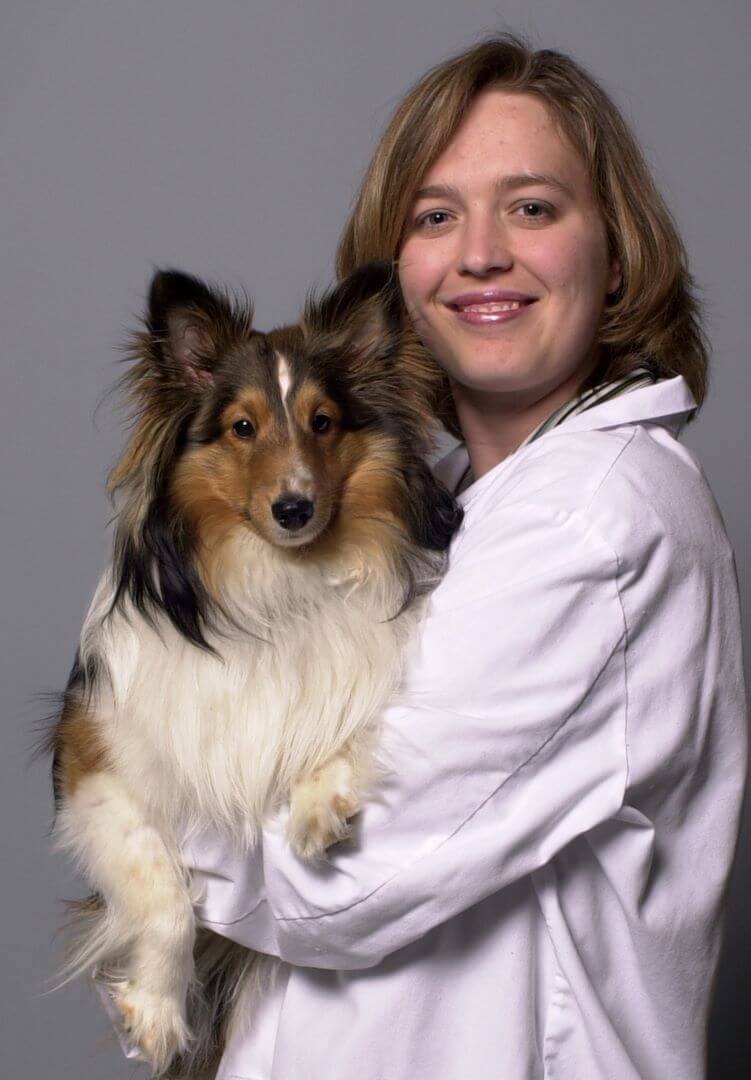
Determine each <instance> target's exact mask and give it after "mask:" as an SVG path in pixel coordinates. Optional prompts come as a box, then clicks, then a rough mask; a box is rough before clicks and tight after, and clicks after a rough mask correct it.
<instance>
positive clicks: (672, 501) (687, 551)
mask: <svg viewBox="0 0 751 1080" xmlns="http://www.w3.org/2000/svg"><path fill="white" fill-rule="evenodd" d="M453 468H454V471H456V470H457V468H458V465H457V460H456V459H455V461H454V462H453ZM483 481H484V482H483ZM466 495H467V496H468V497H467V498H466V500H465V531H466V533H467V534H474V535H475V537H476V538H477V539H478V540H479V539H480V537H481V535H482V534H485V535H486V536H487V537H491V536H492V537H497V538H498V542H499V544H501V543H502V538H503V537H504V536H508V535H509V534H513V531H514V528H515V527H516V526H518V528H519V529H522V530H523V529H524V528H525V524H527V523H529V522H530V521H534V523H535V532H536V533H538V535H539V531H540V530H545V529H547V530H548V531H549V532H550V533H551V540H552V542H553V543H555V542H558V540H554V539H553V534H555V537H557V538H560V542H564V538H565V537H569V538H571V537H573V538H576V539H577V541H580V542H587V541H588V542H589V543H592V544H595V543H596V544H597V545H598V546H599V545H600V544H604V545H605V546H607V547H608V548H609V549H611V550H612V552H613V554H614V557H615V559H616V561H617V563H618V564H619V565H620V566H621V568H622V569H624V570H625V569H626V568H628V567H633V566H635V565H640V564H642V563H644V562H645V561H646V560H648V559H649V558H650V557H651V555H652V554H653V553H654V551H655V550H656V549H657V548H658V547H659V548H660V550H661V552H663V553H666V554H667V553H673V554H674V556H675V558H676V559H678V560H679V561H680V560H687V559H690V560H693V561H694V562H697V561H699V562H704V561H707V562H712V561H715V560H717V558H718V556H723V555H726V556H729V557H732V552H731V549H730V545H729V542H728V539H727V535H726V532H725V527H724V523H723V521H722V517H721V514H720V511H719V509H718V507H717V504H716V502H715V500H714V497H713V495H712V492H711V490H710V488H709V485H708V483H707V480H706V477H705V475H704V473H703V471H702V469H701V467H700V465H699V463H698V461H697V459H696V457H695V456H694V454H693V453H692V452H691V451H690V450H689V449H688V448H687V447H686V446H684V445H683V444H682V443H681V442H680V441H679V440H678V438H677V437H676V434H675V433H674V431H672V430H671V429H670V428H669V427H668V426H665V425H662V424H659V423H656V422H641V423H628V424H623V425H621V426H613V427H608V428H605V429H594V430H576V431H567V430H566V429H565V427H561V428H559V429H557V430H554V431H551V432H550V433H549V434H547V435H545V436H544V437H543V438H541V439H539V440H537V441H536V442H534V443H531V444H529V445H528V446H526V447H524V448H523V449H522V450H520V451H518V452H517V454H515V455H512V457H511V458H508V459H507V460H506V461H505V462H502V463H501V465H500V466H498V467H497V468H496V469H495V470H492V471H491V473H489V474H486V477H483V478H482V479H481V481H480V482H479V483H478V484H475V485H473V487H472V488H470V489H469V491H468V492H467V493H466ZM502 522H504V523H506V525H505V526H504V527H501V523H502ZM564 522H565V523H566V526H567V528H566V529H563V528H562V525H563V523H564Z"/></svg>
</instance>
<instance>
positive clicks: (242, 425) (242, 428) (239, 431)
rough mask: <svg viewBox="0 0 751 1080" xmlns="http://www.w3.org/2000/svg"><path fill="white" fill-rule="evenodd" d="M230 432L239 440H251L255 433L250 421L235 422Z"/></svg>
mask: <svg viewBox="0 0 751 1080" xmlns="http://www.w3.org/2000/svg"><path fill="white" fill-rule="evenodd" d="M232 430H233V431H234V433H235V435H237V437H238V438H239V439H252V438H253V436H254V435H255V433H256V429H255V428H254V427H253V425H252V424H251V422H250V420H235V422H234V424H233V425H232Z"/></svg>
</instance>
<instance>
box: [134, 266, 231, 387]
mask: <svg viewBox="0 0 751 1080" xmlns="http://www.w3.org/2000/svg"><path fill="white" fill-rule="evenodd" d="M251 321H252V312H250V310H248V312H245V313H242V314H241V313H240V312H238V311H237V310H236V308H235V307H234V306H233V304H232V303H231V301H230V300H229V299H228V298H227V296H225V295H224V294H223V293H221V292H219V291H218V290H216V289H211V288H209V286H208V285H205V284H204V282H202V281H199V279H198V278H195V277H192V276H191V275H190V274H183V273H181V272H180V271H179V270H159V271H157V272H156V274H155V275H154V277H153V280H152V282H151V287H150V289H149V299H148V307H147V313H146V319H145V322H146V330H147V334H148V338H149V346H150V347H149V352H150V354H151V356H152V358H153V360H154V362H155V363H156V365H157V367H158V369H159V374H160V375H161V377H162V378H163V379H165V380H166V381H167V382H169V383H171V384H172V385H174V386H182V387H184V388H185V389H188V390H192V391H196V390H201V389H203V388H205V387H206V386H207V385H210V383H211V382H212V380H213V370H214V366H215V364H216V362H217V360H218V359H219V357H220V355H221V354H222V352H223V350H224V349H225V348H226V347H227V346H228V345H229V344H230V343H231V341H232V339H233V338H237V337H239V336H241V335H242V334H243V333H246V334H247V333H248V332H249V330H250V324H251ZM240 324H242V325H240Z"/></svg>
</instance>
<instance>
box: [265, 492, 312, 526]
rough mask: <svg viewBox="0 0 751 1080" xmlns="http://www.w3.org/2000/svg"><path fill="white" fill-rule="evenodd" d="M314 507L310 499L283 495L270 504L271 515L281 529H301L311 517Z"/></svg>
mask: <svg viewBox="0 0 751 1080" xmlns="http://www.w3.org/2000/svg"><path fill="white" fill-rule="evenodd" d="M313 511H314V506H313V503H312V502H311V501H310V499H303V498H302V497H301V496H299V495H283V496H282V497H281V499H277V500H276V502H275V503H272V504H271V513H272V514H273V515H274V519H275V520H276V521H278V522H279V524H280V525H281V527H282V528H283V529H290V530H293V531H294V530H295V529H301V528H302V527H303V525H307V524H308V522H309V521H310V519H311V518H312V517H313Z"/></svg>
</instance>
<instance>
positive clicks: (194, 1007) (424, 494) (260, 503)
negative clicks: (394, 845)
mask: <svg viewBox="0 0 751 1080" xmlns="http://www.w3.org/2000/svg"><path fill="white" fill-rule="evenodd" d="M129 357H130V360H131V361H132V363H131V366H130V367H129V369H128V370H127V372H126V374H125V376H124V378H123V379H122V380H121V383H122V387H123V389H124V390H125V392H126V397H127V400H128V401H129V402H130V405H131V409H132V428H131V434H130V438H129V441H128V444H127V446H126V448H125V451H124V453H123V455H122V457H121V458H120V460H119V461H118V462H117V464H116V466H115V468H114V469H113V471H112V473H111V475H110V478H109V489H110V491H111V493H112V495H113V499H114V500H115V504H116V509H117V515H116V519H115V520H116V527H115V540H114V547H113V553H112V558H111V561H110V562H109V565H108V566H107V568H106V570H105V572H104V574H103V575H102V577H101V580H100V582H99V585H98V587H97V589H96V592H95V594H94V598H93V601H92V603H91V606H90V609H89V611H88V614H87V615H86V618H85V620H84V624H83V628H82V631H81V636H80V642H79V646H78V650H77V653H76V659H75V663H74V665H73V669H72V672H71V675H70V678H69V681H68V685H67V688H66V690H65V692H64V695H63V698H62V706H61V710H60V713H59V716H58V717H57V719H56V722H55V725H54V730H53V732H52V734H51V737H50V741H49V745H50V750H51V751H52V753H53V787H54V795H55V806H56V815H55V826H54V835H55V838H56V842H57V844H58V845H59V846H60V847H61V848H63V849H65V850H66V851H68V852H70V853H71V854H72V855H73V856H74V858H75V859H76V860H77V862H78V864H79V866H80V868H81V870H82V871H83V873H84V875H85V877H86V879H87V881H88V883H89V885H90V886H91V888H92V889H93V894H92V896H90V897H89V899H88V900H85V901H80V902H78V916H79V922H80V925H79V933H78V936H77V939H76V941H75V944H74V947H73V949H72V955H71V958H70V961H69V963H68V964H67V966H66V969H65V978H66V979H67V978H69V977H73V976H74V975H76V974H80V973H81V972H83V971H86V970H94V969H96V971H97V972H98V973H99V978H100V979H101V980H102V981H103V982H104V984H105V985H106V987H107V992H108V994H109V996H110V999H111V1002H112V1003H113V1006H114V1009H115V1010H116V1014H117V1016H118V1018H119V1020H120V1024H121V1026H122V1029H123V1030H124V1031H125V1032H126V1033H127V1036H128V1038H129V1039H130V1040H131V1041H132V1042H133V1043H135V1045H136V1047H137V1048H138V1051H139V1053H140V1055H141V1057H142V1058H143V1059H145V1060H146V1061H147V1062H148V1063H149V1064H150V1066H151V1068H152V1070H153V1071H154V1073H155V1074H157V1075H162V1076H181V1077H185V1076H197V1075H199V1074H200V1075H202V1076H203V1075H208V1074H209V1072H210V1071H211V1069H213V1068H214V1067H215V1065H216V1063H217V1061H218V1057H219V1056H220V1054H221V1048H222V1043H223V1040H224V1038H225V1036H226V1033H227V1031H228V1029H229V1025H230V1024H231V1023H232V1021H233V1016H232V1014H233V1012H236V1011H237V1010H238V1009H239V1007H240V1003H242V1008H243V1010H247V1009H251V1010H252V1001H251V1000H250V998H252V994H251V995H250V997H249V995H248V993H246V992H245V990H246V989H247V988H248V987H251V986H255V987H256V989H257V991H258V992H262V985H263V981H264V977H262V976H261V975H260V974H259V968H258V963H260V961H257V962H256V961H254V959H253V954H251V953H248V952H247V951H246V950H242V949H240V948H239V947H238V946H236V945H234V944H232V943H230V942H227V941H225V940H223V939H220V938H218V937H217V936H216V935H213V934H210V933H209V932H208V931H205V930H200V931H199V932H198V933H197V931H196V920H195V917H194V901H195V899H196V897H195V895H194V894H193V892H192V889H191V883H190V880H189V874H188V872H187V871H186V869H185V867H184V866H183V864H182V863H181V859H180V843H181V839H184V838H185V837H186V836H187V835H188V834H189V832H190V831H191V830H192V829H194V828H201V827H204V826H212V827H214V828H219V829H223V830H226V832H227V834H229V835H231V836H232V837H233V839H234V840H235V842H236V843H237V845H238V846H239V847H241V848H243V849H246V848H248V847H250V846H251V845H252V844H253V842H254V840H255V839H256V838H257V836H258V833H259V829H260V828H261V825H262V823H263V821H264V818H265V817H266V815H268V814H269V813H271V812H273V811H274V810H275V809H276V808H278V807H279V806H280V805H281V804H282V803H284V802H286V801H288V802H289V818H288V824H287V836H288V840H289V844H290V846H291V848H292V850H293V851H294V852H295V853H296V855H298V856H299V857H300V858H301V859H308V860H309V859H316V858H318V857H320V856H321V855H322V853H323V852H324V851H325V850H326V848H327V847H329V846H330V845H332V844H334V843H337V842H338V841H341V840H343V839H344V838H346V837H347V836H348V835H349V833H350V830H351V828H352V824H351V819H352V818H353V816H354V815H355V814H356V813H357V811H358V808H359V807H360V806H361V804H362V801H363V799H364V797H365V795H366V794H367V793H368V792H369V791H371V790H372V786H373V784H374V783H376V781H377V721H378V716H379V712H380V711H381V710H382V708H383V706H384V705H385V703H386V702H387V700H388V699H389V696H390V695H391V694H392V693H393V691H394V690H395V688H396V687H397V686H398V684H399V680H400V676H401V673H402V668H403V658H404V653H405V646H406V644H407V642H408V640H409V637H410V634H411V633H412V631H413V629H414V627H415V624H416V622H417V620H418V618H419V614H420V611H421V607H422V601H423V598H424V597H426V596H427V595H428V594H429V592H430V591H431V589H433V588H434V587H435V585H436V584H437V583H438V581H439V580H440V578H441V576H442V574H443V573H444V571H445V569H446V564H447V557H448V548H449V545H450V542H451V540H452V538H453V536H454V534H455V533H456V531H457V529H458V528H459V525H460V522H461V510H460V508H459V507H458V506H457V504H456V502H455V501H454V499H453V496H452V495H450V494H449V492H448V491H447V490H446V489H445V488H444V487H443V486H442V485H441V484H440V483H439V482H438V481H437V480H436V479H435V478H434V476H433V474H432V473H431V470H430V468H429V466H428V464H427V463H426V458H427V456H428V455H429V453H430V451H431V449H432V446H433V440H434V436H435V433H436V418H437V417H439V416H441V415H442V413H443V412H444V411H445V409H446V394H447V387H446V383H445V381H444V379H443V377H442V375H441V374H440V372H439V370H438V368H437V366H436V365H435V364H434V363H433V361H432V360H431V359H430V357H428V356H427V354H426V353H425V352H424V351H423V349H422V348H421V346H420V345H419V342H418V341H417V339H416V338H415V336H414V334H413V332H412V331H411V330H410V329H409V327H408V326H407V324H406V318H405V315H404V308H403V302H402V299H401V295H400V292H399V287H398V284H397V282H396V281H395V279H394V276H393V270H392V267H391V265H389V264H369V265H367V266H364V267H361V268H359V269H358V270H356V271H355V272H354V273H353V274H352V275H350V277H349V278H347V279H346V280H345V281H343V282H342V283H340V284H339V285H338V286H336V287H334V288H333V289H331V290H330V291H329V292H328V293H326V294H325V295H324V296H323V297H322V298H320V299H315V298H309V299H308V302H307V304H306V307H305V310H304V313H303V316H302V318H301V321H300V323H299V324H298V325H295V326H287V327H282V328H280V329H276V330H273V331H271V332H269V333H261V332H260V331H258V330H256V329H255V328H254V326H253V317H252V308H251V306H250V304H249V303H248V302H247V301H246V302H242V301H240V300H238V299H237V298H236V297H232V296H231V295H229V294H228V293H226V292H224V291H222V290H218V289H216V288H214V287H210V286H209V285H207V284H205V283H204V282H202V281H200V280H198V279H197V278H194V277H192V276H189V275H187V274H183V273H181V272H178V271H175V270H167V271H159V272H157V273H156V274H155V276H154V279H153V281H152V283H151V288H150V293H149V299H148V308H147V313H146V316H145V319H144V325H143V326H142V328H141V329H140V330H139V331H138V332H137V333H136V334H134V335H133V337H132V340H131V347H130V351H129ZM266 959H267V961H268V958H266Z"/></svg>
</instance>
